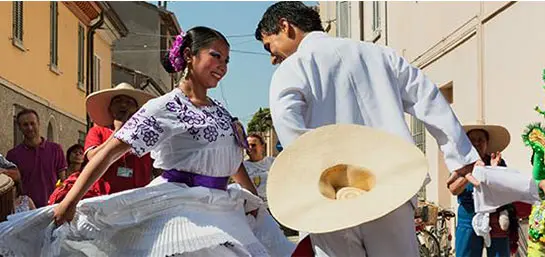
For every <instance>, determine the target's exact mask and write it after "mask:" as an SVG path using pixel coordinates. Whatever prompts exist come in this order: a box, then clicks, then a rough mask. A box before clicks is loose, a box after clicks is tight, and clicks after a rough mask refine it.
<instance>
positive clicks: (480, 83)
mask: <svg viewBox="0 0 545 257" xmlns="http://www.w3.org/2000/svg"><path fill="white" fill-rule="evenodd" d="M483 15H484V2H482V1H481V2H480V5H479V16H478V18H477V21H478V24H477V69H478V72H477V97H478V98H477V101H478V105H477V108H478V114H477V122H478V123H480V124H485V118H484V108H485V107H484V99H485V97H484V76H483V75H484V74H483V73H484V56H483V54H484V53H483V51H484V35H483V32H484V31H483Z"/></svg>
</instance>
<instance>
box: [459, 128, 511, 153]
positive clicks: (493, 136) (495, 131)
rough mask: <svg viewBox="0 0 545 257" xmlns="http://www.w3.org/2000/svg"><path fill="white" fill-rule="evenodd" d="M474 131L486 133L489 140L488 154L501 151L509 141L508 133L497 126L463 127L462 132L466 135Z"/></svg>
mask: <svg viewBox="0 0 545 257" xmlns="http://www.w3.org/2000/svg"><path fill="white" fill-rule="evenodd" d="M474 129H482V130H484V131H486V132H488V135H489V137H490V139H489V140H488V148H487V151H488V152H490V153H495V152H501V151H503V150H504V149H505V148H506V147H507V146H508V145H509V142H510V141H511V135H510V134H509V131H507V129H506V128H504V127H502V126H499V125H485V124H479V123H473V124H469V125H464V130H465V132H466V133H467V132H469V131H471V130H474Z"/></svg>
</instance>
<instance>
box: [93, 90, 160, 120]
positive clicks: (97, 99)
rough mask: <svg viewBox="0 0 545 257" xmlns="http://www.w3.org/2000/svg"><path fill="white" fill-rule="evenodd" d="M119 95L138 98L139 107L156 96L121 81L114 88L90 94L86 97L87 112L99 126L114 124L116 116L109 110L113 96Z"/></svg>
mask: <svg viewBox="0 0 545 257" xmlns="http://www.w3.org/2000/svg"><path fill="white" fill-rule="evenodd" d="M118 95H125V96H128V97H131V98H133V99H134V100H136V103H137V104H138V108H140V107H141V106H142V105H144V104H145V103H146V102H147V101H148V100H150V99H152V98H154V96H153V95H151V94H149V93H147V92H144V91H142V90H138V89H135V88H134V87H133V86H132V85H131V84H129V83H125V82H123V83H120V84H118V85H117V86H116V87H114V88H110V89H104V90H100V91H97V92H94V93H92V94H90V95H89V96H88V97H87V99H86V108H87V113H89V116H90V117H91V119H92V120H93V122H94V123H95V124H97V125H99V126H103V127H107V126H110V125H112V124H113V122H114V118H113V117H112V115H111V114H110V111H109V110H108V108H109V106H110V102H111V101H112V98H114V97H115V96H118Z"/></svg>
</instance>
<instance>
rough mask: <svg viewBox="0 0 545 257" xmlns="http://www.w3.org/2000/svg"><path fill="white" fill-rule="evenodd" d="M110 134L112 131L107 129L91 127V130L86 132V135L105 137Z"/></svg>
mask: <svg viewBox="0 0 545 257" xmlns="http://www.w3.org/2000/svg"><path fill="white" fill-rule="evenodd" d="M112 133H113V131H112V129H110V128H108V127H102V126H93V127H92V128H90V129H89V132H87V135H90V134H91V135H93V134H98V135H107V136H108V137H109V136H110V134H112Z"/></svg>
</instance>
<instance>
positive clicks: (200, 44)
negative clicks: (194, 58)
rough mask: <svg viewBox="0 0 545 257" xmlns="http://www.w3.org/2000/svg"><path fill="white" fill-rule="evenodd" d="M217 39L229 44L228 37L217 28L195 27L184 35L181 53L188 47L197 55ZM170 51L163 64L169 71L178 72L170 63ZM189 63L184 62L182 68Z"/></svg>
mask: <svg viewBox="0 0 545 257" xmlns="http://www.w3.org/2000/svg"><path fill="white" fill-rule="evenodd" d="M216 40H222V41H223V42H225V44H226V45H227V46H229V42H228V41H227V38H225V36H224V35H223V34H221V33H220V32H219V31H217V30H215V29H211V28H208V27H203V26H199V27H194V28H191V29H190V30H188V31H187V32H186V34H185V36H184V42H183V43H182V46H181V47H180V54H183V53H184V49H186V48H188V47H189V49H190V51H191V54H192V55H196V54H197V53H199V51H200V50H201V49H204V48H207V47H209V46H210V45H212V43H214V42H215V41H216ZM168 56H169V53H168V52H167V53H166V55H165V56H164V57H163V59H162V60H161V62H162V64H163V68H165V70H166V71H167V72H168V73H176V71H175V69H174V67H173V66H172V64H171V63H170V59H169V58H168ZM186 65H187V64H184V67H182V70H183V69H184V68H185V66H186Z"/></svg>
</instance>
